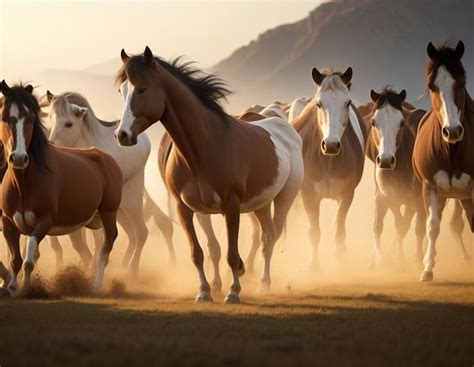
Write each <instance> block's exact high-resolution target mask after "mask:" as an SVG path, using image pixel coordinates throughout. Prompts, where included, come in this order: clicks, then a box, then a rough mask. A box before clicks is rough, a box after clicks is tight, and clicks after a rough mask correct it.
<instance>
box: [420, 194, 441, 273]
mask: <svg viewBox="0 0 474 367" xmlns="http://www.w3.org/2000/svg"><path fill="white" fill-rule="evenodd" d="M423 200H424V203H425V208H426V209H427V211H428V219H427V228H428V248H427V249H426V253H425V257H424V258H423V265H424V269H423V273H422V274H421V277H420V281H422V282H430V281H432V280H433V267H434V264H435V261H434V260H435V256H436V240H437V239H438V236H439V232H440V222H441V214H442V211H443V207H444V203H445V202H446V199H442V198H440V197H439V196H438V193H437V192H436V191H434V190H431V189H429V188H428V187H427V186H426V185H423Z"/></svg>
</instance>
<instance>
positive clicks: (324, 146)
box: [321, 140, 326, 152]
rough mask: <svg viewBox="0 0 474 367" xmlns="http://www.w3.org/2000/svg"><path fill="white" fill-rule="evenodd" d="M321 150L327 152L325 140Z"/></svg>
mask: <svg viewBox="0 0 474 367" xmlns="http://www.w3.org/2000/svg"><path fill="white" fill-rule="evenodd" d="M321 148H323V152H325V151H326V142H325V141H324V140H323V141H322V142H321Z"/></svg>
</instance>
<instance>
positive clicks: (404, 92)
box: [398, 89, 407, 103]
mask: <svg viewBox="0 0 474 367" xmlns="http://www.w3.org/2000/svg"><path fill="white" fill-rule="evenodd" d="M398 97H399V98H400V99H401V100H402V103H403V102H404V101H405V99H406V98H407V91H406V90H405V89H403V90H402V91H401V92H400V93H398Z"/></svg>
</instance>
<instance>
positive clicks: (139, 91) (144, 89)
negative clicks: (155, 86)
mask: <svg viewBox="0 0 474 367" xmlns="http://www.w3.org/2000/svg"><path fill="white" fill-rule="evenodd" d="M145 91H146V88H138V89H137V94H143V93H145Z"/></svg>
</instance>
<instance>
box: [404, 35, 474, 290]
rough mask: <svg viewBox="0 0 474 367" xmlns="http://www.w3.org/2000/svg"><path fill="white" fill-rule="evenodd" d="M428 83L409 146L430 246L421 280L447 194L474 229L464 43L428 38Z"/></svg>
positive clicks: (427, 273) (471, 117)
mask: <svg viewBox="0 0 474 367" xmlns="http://www.w3.org/2000/svg"><path fill="white" fill-rule="evenodd" d="M427 53H428V57H429V62H428V64H427V68H426V83H427V86H428V89H429V93H430V98H431V104H432V106H431V108H430V109H429V111H428V112H427V113H426V115H425V116H424V117H423V120H422V121H421V122H420V127H419V129H418V135H417V137H416V141H415V146H414V150H413V169H414V171H415V174H416V176H417V177H418V179H419V180H420V181H421V183H422V185H423V201H424V204H425V210H426V213H427V215H428V220H427V227H428V248H427V251H426V254H425V257H424V259H423V264H424V270H423V273H422V274H421V278H420V280H421V281H431V280H433V267H434V260H435V256H436V240H437V238H438V236H439V232H440V220H441V215H442V212H443V208H444V206H445V203H446V200H447V198H456V199H458V200H460V201H461V204H462V206H463V208H464V212H465V214H466V217H467V219H468V222H469V225H470V227H471V231H473V232H474V210H473V207H474V159H473V157H474V103H473V101H472V98H471V96H470V95H469V93H468V92H467V90H466V72H465V70H464V66H463V64H462V61H461V58H462V56H463V54H464V43H463V42H462V41H459V42H458V44H457V45H456V47H455V48H452V47H449V46H440V47H438V48H436V47H435V46H434V45H433V44H432V43H431V42H430V43H429V44H428V47H427Z"/></svg>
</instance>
